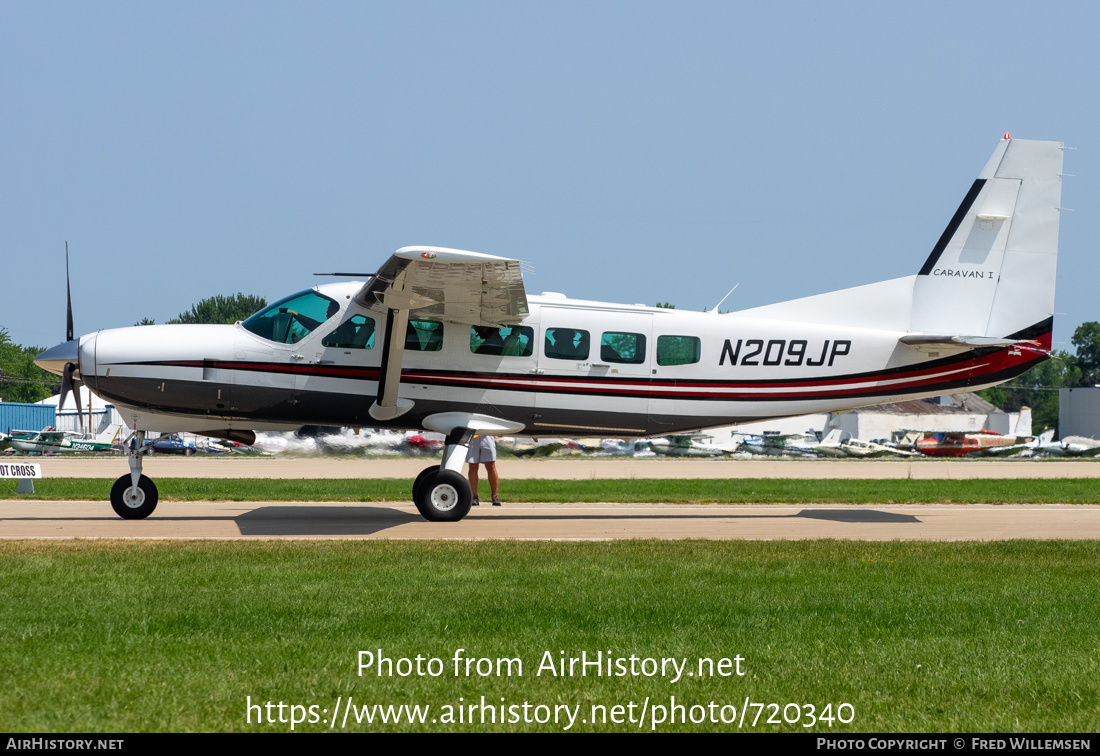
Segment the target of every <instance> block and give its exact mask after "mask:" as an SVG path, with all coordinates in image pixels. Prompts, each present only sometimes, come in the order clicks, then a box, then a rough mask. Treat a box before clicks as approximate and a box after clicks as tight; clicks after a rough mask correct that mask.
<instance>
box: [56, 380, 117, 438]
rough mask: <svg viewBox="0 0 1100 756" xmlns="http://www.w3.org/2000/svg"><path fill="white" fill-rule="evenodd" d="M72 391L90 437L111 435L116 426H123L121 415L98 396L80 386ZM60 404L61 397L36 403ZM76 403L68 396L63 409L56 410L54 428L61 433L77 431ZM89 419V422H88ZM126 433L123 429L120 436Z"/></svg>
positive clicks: (78, 423) (78, 427)
mask: <svg viewBox="0 0 1100 756" xmlns="http://www.w3.org/2000/svg"><path fill="white" fill-rule="evenodd" d="M73 391H74V392H75V393H76V394H78V395H79V397H80V408H81V410H82V411H83V414H84V427H85V429H90V430H91V433H92V435H94V436H101V435H103V434H105V433H107V432H110V433H111V434H112V435H113V434H114V432H115V430H116V429H117V427H118V426H124V423H123V421H122V415H120V414H119V412H118V410H117V409H115V405H113V404H111V403H110V402H105V401H103V400H102V399H100V398H99V397H98V396H96V395H95V394H93V393H92V392H91V391H88V390H87V389H85V388H84V386H83V385H82V384H79V383H76V384H74V385H73ZM60 402H61V395H60V394H57V395H55V396H51V397H48V398H46V399H43V400H42V401H40V402H38V403H39V404H51V405H53V406H54V407H56V406H58V404H59V403H60ZM76 407H77V402H76V401H74V397H73V396H72V395H70V396H69V397H68V398H67V399H66V400H65V409H63V410H58V412H57V420H56V425H55V427H56V428H57V430H62V431H79V430H80V418H78V417H77V409H76ZM89 419H90V422H89ZM127 433H128V431H127V430H125V426H124V427H123V431H122V435H123V436H124V437H125V436H126V435H127Z"/></svg>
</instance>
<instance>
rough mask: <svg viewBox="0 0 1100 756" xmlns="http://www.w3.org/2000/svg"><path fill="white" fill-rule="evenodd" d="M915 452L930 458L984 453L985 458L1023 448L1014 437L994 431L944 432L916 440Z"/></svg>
mask: <svg viewBox="0 0 1100 756" xmlns="http://www.w3.org/2000/svg"><path fill="white" fill-rule="evenodd" d="M915 446H916V450H917V451H918V452H920V453H921V454H926V455H928V456H930V457H966V456H968V455H971V454H980V453H984V454H985V455H986V456H1000V454H1001V453H1009V454H1011V453H1014V452H1015V451H1019V449H1018V448H1016V447H1020V448H1023V447H1022V445H1021V444H1020V442H1019V441H1018V440H1017V438H1016V437H1015V436H1003V435H1001V434H1000V433H995V432H994V431H987V430H982V431H975V432H973V433H963V432H958V433H955V432H945V433H929V434H927V435H925V436H924V438H920V439H918V440H917V443H916V444H915Z"/></svg>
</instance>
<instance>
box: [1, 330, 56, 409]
mask: <svg viewBox="0 0 1100 756" xmlns="http://www.w3.org/2000/svg"><path fill="white" fill-rule="evenodd" d="M42 351H43V350H42V349H40V348H39V347H34V346H30V347H24V346H20V345H19V344H16V343H14V342H13V341H12V340H11V336H10V335H9V333H8V331H7V329H5V328H3V327H0V399H2V400H4V401H5V402H27V403H32V402H40V401H42V400H43V399H45V398H46V397H48V396H52V395H53V394H56V393H57V392H58V391H60V390H61V378H60V377H58V376H56V375H53V374H51V373H47V372H46V371H45V370H43V369H42V368H40V367H38V365H35V364H34V358H35V357H37V356H38V355H39V354H40V353H41V352H42Z"/></svg>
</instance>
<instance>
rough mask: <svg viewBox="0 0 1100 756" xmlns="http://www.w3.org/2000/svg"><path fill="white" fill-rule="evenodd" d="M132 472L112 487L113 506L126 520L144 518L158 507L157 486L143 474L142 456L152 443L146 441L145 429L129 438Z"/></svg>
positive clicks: (151, 446)
mask: <svg viewBox="0 0 1100 756" xmlns="http://www.w3.org/2000/svg"><path fill="white" fill-rule="evenodd" d="M129 447H130V474H129V475H123V476H122V477H121V478H119V479H118V480H116V481H115V484H114V485H113V486H112V487H111V508H112V509H114V510H115V514H117V515H118V516H119V517H122V518H123V519H126V520H142V519H145V518H146V517H148V516H149V515H151V514H152V513H153V510H154V509H156V508H157V499H158V495H157V486H156V484H155V483H153V481H151V480H149V479H148V478H146V477H145V476H144V475H142V474H141V458H142V457H143V456H144V455H145V454H148V453H149V452H150V451H151V450H152V448H153V445H152V444H146V443H145V431H135V432H134V434H133V435H132V436H130V439H129Z"/></svg>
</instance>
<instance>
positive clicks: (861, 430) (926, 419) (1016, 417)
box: [830, 393, 1031, 441]
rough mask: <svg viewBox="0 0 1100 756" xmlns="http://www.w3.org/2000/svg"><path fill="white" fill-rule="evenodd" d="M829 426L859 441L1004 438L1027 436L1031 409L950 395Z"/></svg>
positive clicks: (870, 411)
mask: <svg viewBox="0 0 1100 756" xmlns="http://www.w3.org/2000/svg"><path fill="white" fill-rule="evenodd" d="M830 427H833V428H840V429H841V430H845V431H848V432H849V433H851V434H852V436H853V437H854V438H858V439H860V440H863V441H871V440H874V439H886V440H890V439H892V438H894V437H895V434H899V433H904V432H905V431H922V432H924V433H943V432H949V431H955V432H959V431H962V432H967V433H973V432H975V431H980V430H987V431H993V432H994V433H1001V434H1004V435H1006V436H1030V435H1031V409H1030V408H1029V407H1024V408H1023V409H1021V410H1020V411H1019V412H1005V411H1004V410H1001V409H998V408H997V407H996V406H994V405H992V404H990V403H989V402H987V401H986V400H985V399H982V398H981V397H980V396H978V395H977V394H970V393H967V394H951V395H950V396H937V397H934V398H932V399H915V400H912V401H908V402H897V403H895V404H876V405H873V406H871V407H861V408H860V409H855V410H852V411H851V412H846V413H844V414H842V415H835V416H834V417H833V419H832V420H831V421H830Z"/></svg>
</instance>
